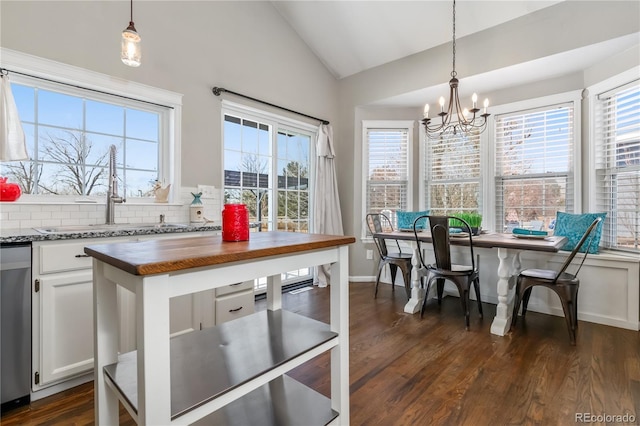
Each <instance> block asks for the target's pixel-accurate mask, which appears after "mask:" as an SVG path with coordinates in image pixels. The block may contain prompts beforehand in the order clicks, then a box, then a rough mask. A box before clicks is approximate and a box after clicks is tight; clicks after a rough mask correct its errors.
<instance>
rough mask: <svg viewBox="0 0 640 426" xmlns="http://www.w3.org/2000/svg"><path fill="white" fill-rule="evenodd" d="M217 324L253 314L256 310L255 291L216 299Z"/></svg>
mask: <svg viewBox="0 0 640 426" xmlns="http://www.w3.org/2000/svg"><path fill="white" fill-rule="evenodd" d="M215 310H216V324H221V323H223V322H226V321H230V320H232V319H236V318H240V317H243V316H245V315H249V314H252V313H253V312H254V310H255V301H254V297H253V290H247V291H244V292H242V293H233V294H231V295H229V296H224V297H220V298H216V309H215Z"/></svg>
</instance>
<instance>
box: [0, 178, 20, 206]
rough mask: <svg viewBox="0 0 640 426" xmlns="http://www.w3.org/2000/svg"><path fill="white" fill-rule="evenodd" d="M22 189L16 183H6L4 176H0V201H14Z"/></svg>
mask: <svg viewBox="0 0 640 426" xmlns="http://www.w3.org/2000/svg"><path fill="white" fill-rule="evenodd" d="M20 195H22V191H21V190H20V185H18V184H17V183H7V178H6V177H0V201H15V200H17V199H18V198H20Z"/></svg>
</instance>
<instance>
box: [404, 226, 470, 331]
mask: <svg viewBox="0 0 640 426" xmlns="http://www.w3.org/2000/svg"><path fill="white" fill-rule="evenodd" d="M422 218H427V219H428V220H429V228H430V230H431V240H432V244H433V252H434V255H435V260H436V261H435V263H434V264H427V263H425V260H424V254H423V253H422V247H421V246H420V245H421V241H420V239H419V237H418V232H419V229H416V228H415V223H416V222H418V221H419V220H420V219H422ZM416 222H414V230H413V233H414V235H415V239H416V244H417V246H418V253H419V255H420V264H421V267H420V268H419V270H418V277H419V278H420V279H421V280H422V278H423V277H428V278H427V289H426V291H425V294H424V298H423V299H422V308H421V309H420V317H421V318H422V317H423V315H424V310H425V306H426V301H427V296H428V295H429V289H430V288H431V283H432V282H433V281H434V280H435V281H436V285H437V294H438V305H441V304H442V295H443V293H444V284H445V281H447V280H449V281H451V282H452V283H454V284H455V285H456V287H457V288H458V293H459V294H460V304H461V305H462V312H463V313H464V317H465V325H466V328H467V330H468V329H469V305H470V298H469V290H470V289H471V287H472V286H473V288H474V291H475V293H476V299H477V301H478V313H479V315H480V318H482V300H481V299H480V271H479V266H480V258H479V257H478V258H477V260H476V257H475V255H474V253H473V239H472V234H471V227H470V226H469V224H468V223H467V222H466V221H464V220H463V219H460V218H457V217H455V216H429V215H427V216H422V217H419V218H417V219H416ZM450 223H452V224H453V226H454V227H455V228H457V229H458V230H461V231H462V233H466V235H464V234H461V235H462V236H461V237H454V238H466V239H468V242H469V245H468V247H465V248H464V249H462V251H464V252H466V253H467V256H468V257H466V259H465V260H466V261H467V264H454V263H452V260H451V245H450V243H449V242H450V238H451V232H452V231H451V228H450V227H449V224H450Z"/></svg>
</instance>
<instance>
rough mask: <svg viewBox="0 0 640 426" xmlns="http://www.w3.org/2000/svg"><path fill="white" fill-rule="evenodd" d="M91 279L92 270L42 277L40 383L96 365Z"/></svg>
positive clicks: (50, 381)
mask: <svg viewBox="0 0 640 426" xmlns="http://www.w3.org/2000/svg"><path fill="white" fill-rule="evenodd" d="M92 279H93V278H92V275H91V271H90V270H89V271H87V272H80V273H63V274H51V275H50V276H46V275H45V276H42V277H41V278H40V279H39V280H40V289H39V294H40V307H41V309H40V312H41V320H42V321H41V322H40V344H41V347H40V352H39V354H38V355H39V356H38V357H36V358H40V366H39V368H38V370H36V371H38V372H39V373H40V374H39V375H40V377H39V379H40V380H39V384H41V385H44V384H46V383H52V382H55V381H58V380H62V379H65V378H67V377H70V376H74V375H76V374H79V373H83V372H85V371H88V370H90V369H91V368H93V328H92V327H91V324H92V323H93V307H92V306H93V305H92V297H91V294H92ZM34 368H35V366H34Z"/></svg>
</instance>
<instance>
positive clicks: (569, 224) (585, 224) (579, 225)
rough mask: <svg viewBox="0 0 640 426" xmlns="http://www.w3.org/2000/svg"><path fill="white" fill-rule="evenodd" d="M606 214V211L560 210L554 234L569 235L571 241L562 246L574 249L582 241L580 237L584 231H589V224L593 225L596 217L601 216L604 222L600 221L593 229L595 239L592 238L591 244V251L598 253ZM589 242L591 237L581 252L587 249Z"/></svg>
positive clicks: (563, 248) (569, 249) (568, 249)
mask: <svg viewBox="0 0 640 426" xmlns="http://www.w3.org/2000/svg"><path fill="white" fill-rule="evenodd" d="M606 216H607V214H606V213H583V214H571V213H564V212H558V213H557V214H556V223H555V229H554V232H553V235H557V236H561V237H567V239H568V240H569V241H568V242H567V244H566V245H565V246H564V247H562V250H566V251H572V250H573V249H574V248H575V247H576V245H578V243H579V242H580V238H582V236H583V235H584V233H585V232H587V228H589V225H591V223H592V222H593V221H594V220H596V218H598V217H601V218H602V222H600V223H599V224H598V226H596V229H594V230H593V240H591V245H590V246H589V253H592V254H595V253H598V248H599V246H600V238H601V237H602V227H603V225H604V219H605V217H606ZM587 244H589V239H587V241H585V243H584V245H583V246H582V248H580V252H581V253H584V252H585V251H586V249H587Z"/></svg>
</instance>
